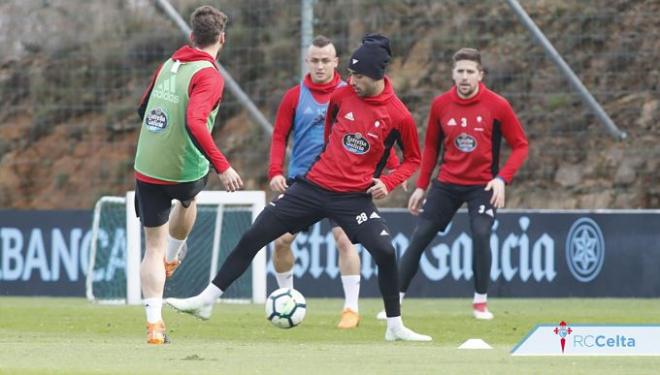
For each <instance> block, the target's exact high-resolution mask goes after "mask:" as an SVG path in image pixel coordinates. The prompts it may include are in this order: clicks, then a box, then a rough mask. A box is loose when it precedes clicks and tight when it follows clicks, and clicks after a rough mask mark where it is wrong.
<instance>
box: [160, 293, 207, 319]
mask: <svg viewBox="0 0 660 375" xmlns="http://www.w3.org/2000/svg"><path fill="white" fill-rule="evenodd" d="M165 302H166V303H167V304H168V305H170V307H172V308H173V309H175V310H177V311H178V312H182V313H186V314H190V315H192V316H194V317H195V318H198V319H201V320H209V318H210V317H211V314H212V313H213V304H212V303H209V304H204V303H202V301H200V299H199V298H197V297H191V298H168V299H166V300H165Z"/></svg>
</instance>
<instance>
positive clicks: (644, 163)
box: [0, 0, 660, 209]
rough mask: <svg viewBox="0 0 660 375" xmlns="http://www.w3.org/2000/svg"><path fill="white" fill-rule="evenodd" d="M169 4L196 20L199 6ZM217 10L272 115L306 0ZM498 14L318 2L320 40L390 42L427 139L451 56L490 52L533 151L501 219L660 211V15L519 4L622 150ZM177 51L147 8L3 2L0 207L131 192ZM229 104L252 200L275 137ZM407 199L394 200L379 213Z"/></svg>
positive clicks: (618, 8)
mask: <svg viewBox="0 0 660 375" xmlns="http://www.w3.org/2000/svg"><path fill="white" fill-rule="evenodd" d="M173 3H174V5H175V6H176V7H177V9H179V10H181V13H182V14H189V13H190V10H191V9H194V7H195V6H196V5H198V3H199V2H195V1H192V0H189V1H184V0H181V1H173ZM214 3H216V4H217V5H219V6H220V7H221V8H222V9H225V10H226V11H227V13H228V14H229V16H230V18H231V20H232V21H231V24H230V27H229V29H228V45H227V48H226V50H225V51H224V52H223V54H222V57H221V61H222V63H223V64H224V65H225V67H226V68H227V69H228V70H229V71H230V72H231V73H232V74H233V75H234V78H235V79H236V80H237V81H238V82H239V83H240V84H241V86H242V87H243V88H244V89H245V90H246V91H247V92H248V94H249V95H250V96H251V97H252V98H253V100H255V102H256V104H257V105H258V106H259V107H260V109H262V111H263V112H264V113H265V114H266V117H267V118H269V119H272V118H273V116H274V113H275V111H276V109H277V104H278V102H279V99H280V98H281V95H282V93H283V92H284V91H285V90H286V89H287V88H288V87H290V86H291V85H293V84H295V83H296V82H297V80H298V78H297V77H298V70H297V69H298V67H299V56H298V44H299V25H300V19H299V12H298V5H299V2H294V1H286V0H278V1H269V2H264V1H257V0H248V1H242V2H240V3H239V4H237V3H238V2H231V1H215V2H214ZM468 3H469V5H468ZM493 3H494V2H464V1H459V0H455V1H443V2H437V1H412V0H408V1H379V2H378V1H370V0H363V1H360V2H357V3H356V2H349V1H347V0H335V1H324V2H318V3H317V5H316V6H315V15H316V17H317V22H316V23H315V29H316V30H317V32H319V33H323V34H326V35H330V36H332V37H333V38H334V39H335V40H336V43H337V45H338V47H339V51H340V54H341V55H342V56H343V57H344V58H345V57H346V56H347V55H348V54H349V53H350V51H351V50H352V49H353V48H355V47H356V46H357V45H358V44H359V40H360V37H361V35H363V34H364V33H365V32H367V31H379V32H382V33H385V34H387V35H389V36H390V37H391V38H392V46H393V50H394V54H395V57H394V60H393V62H392V64H391V67H390V69H389V72H388V74H389V75H390V76H391V77H392V79H393V82H394V84H395V88H396V90H397V92H398V93H399V95H400V96H401V97H402V99H403V100H404V102H406V104H407V105H408V106H409V107H410V109H411V111H412V112H413V113H414V116H415V118H416V120H417V122H418V126H419V130H420V133H421V136H422V137H423V132H424V127H425V121H426V115H427V112H428V105H429V103H430V101H431V99H432V98H433V96H435V95H437V94H438V93H440V92H441V91H443V90H446V89H447V88H449V86H450V84H451V81H450V79H449V77H450V66H449V63H448V62H449V60H450V57H451V54H452V53H453V51H455V50H456V49H458V48H460V47H462V46H475V47H478V48H480V49H482V51H483V52H484V60H485V61H484V62H485V66H486V68H487V77H486V83H487V84H488V85H489V86H490V87H491V88H494V89H495V90H497V91H499V92H501V93H503V94H504V95H505V96H506V97H507V98H509V99H510V101H511V103H512V104H513V106H514V108H515V109H516V110H517V112H518V114H519V116H520V118H521V121H522V122H523V124H524V126H525V128H526V131H527V133H528V135H529V138H530V142H531V148H530V158H529V160H528V162H527V163H526V165H525V166H524V168H523V169H522V170H521V172H520V174H519V176H517V178H516V180H515V182H514V184H513V185H512V186H511V187H510V188H509V189H508V191H507V193H508V198H509V199H508V204H507V206H508V207H512V208H658V207H660V172H658V169H660V142H659V141H660V122H659V120H660V109H659V105H660V95H658V92H659V89H658V82H660V79H659V69H660V66H659V65H658V63H657V61H658V60H659V59H660V52H659V51H660V35H658V34H659V30H660V23H659V22H658V20H659V19H660V3H658V2H655V1H641V0H640V1H618V0H598V1H589V2H580V1H535V2H528V1H523V2H522V4H523V6H525V7H526V8H527V9H528V10H529V12H530V15H531V16H532V18H533V19H534V20H535V21H536V22H537V23H538V24H539V26H540V27H541V28H542V29H543V30H544V31H545V33H546V35H547V36H548V38H549V39H550V40H551V41H552V42H553V43H554V45H555V47H556V49H557V50H558V51H559V52H561V53H562V54H564V57H565V59H566V60H567V62H568V63H569V64H570V65H571V66H572V67H573V68H574V69H575V71H576V73H577V74H578V76H580V78H581V79H583V82H584V84H585V86H587V87H588V88H589V89H590V90H591V91H592V92H593V93H594V95H595V97H596V98H597V99H598V100H599V101H600V102H601V103H602V104H603V107H604V109H605V110H606V112H607V113H609V114H610V116H611V117H612V119H613V120H614V122H615V123H616V124H617V125H618V126H619V127H620V128H621V129H622V130H624V131H626V132H627V134H628V138H627V139H626V140H624V141H618V140H615V139H613V138H612V137H610V136H609V135H608V134H607V132H606V131H605V130H604V128H603V127H602V125H600V124H599V123H598V122H597V121H596V119H595V118H594V117H593V116H592V115H591V114H590V113H589V111H588V110H587V109H586V107H585V106H584V104H583V103H582V102H581V100H580V99H579V98H578V97H577V96H576V95H575V94H574V93H573V91H572V90H571V88H570V86H569V85H568V84H567V83H566V81H565V80H564V79H563V78H562V77H561V76H560V75H559V74H558V72H557V69H556V68H555V66H554V65H552V64H551V63H550V62H549V60H548V59H547V58H546V57H545V55H544V53H543V51H542V50H541V49H540V48H539V47H538V46H536V45H535V44H534V43H533V42H532V39H531V38H530V36H529V34H528V33H527V32H526V30H525V29H524V28H523V27H522V26H520V24H519V23H518V22H517V20H516V18H515V16H514V15H513V14H512V12H511V10H510V9H509V8H508V7H507V6H506V5H504V4H503V2H497V5H494V4H493ZM184 42H185V38H183V37H182V36H181V34H180V32H179V31H178V30H177V29H176V28H175V26H174V25H173V23H172V22H171V21H170V20H169V19H168V18H167V17H166V16H164V15H163V14H161V13H160V12H159V11H157V10H155V9H154V8H153V5H152V2H151V1H143V0H131V1H120V0H117V1H114V2H107V3H106V2H88V1H83V0H79V1H78V0H60V1H54V0H53V1H25V2H0V49H1V50H2V51H3V54H2V55H0V208H38V209H49V208H90V207H91V206H92V205H93V203H94V202H95V201H96V199H98V197H100V196H102V195H106V194H111V195H120V194H123V192H125V191H126V190H128V189H132V187H133V179H132V158H133V154H134V150H135V142H136V136H137V128H138V125H139V124H138V120H137V116H136V114H135V107H136V103H137V102H138V100H139V98H140V96H141V93H142V90H143V88H144V86H145V85H146V80H147V78H148V76H149V74H150V72H151V71H152V70H153V69H154V68H155V66H157V64H158V63H159V62H160V61H161V60H162V59H163V58H165V57H166V56H167V55H168V54H169V53H171V51H173V50H174V49H176V48H177V47H178V46H179V45H180V44H182V43H184ZM342 67H343V65H342ZM342 72H345V70H342ZM225 96H226V100H225V103H224V104H223V107H222V111H221V114H220V116H219V117H220V118H219V120H218V124H217V126H216V130H215V132H214V137H215V139H216V142H217V143H218V145H219V146H220V147H221V149H222V150H223V152H225V153H226V154H227V155H228V156H229V158H230V160H231V161H232V164H233V165H234V167H235V168H236V169H237V170H238V171H239V172H240V173H241V174H242V175H243V176H244V180H245V181H246V182H247V188H248V189H267V181H266V177H265V172H266V160H267V153H268V143H269V141H268V137H267V136H265V135H264V134H263V132H262V131H261V130H260V128H259V127H257V126H256V125H255V124H253V123H252V122H251V121H250V119H249V117H248V116H247V114H246V113H244V111H243V110H242V109H241V107H240V106H239V105H238V104H237V102H236V100H235V98H234V97H233V95H232V94H231V93H230V92H226V95H225ZM413 182H414V180H413V179H411V181H410V183H411V184H412V183H413ZM211 187H212V188H219V183H218V182H217V181H213V182H212V185H211ZM406 200H407V194H406V193H404V192H402V191H400V189H399V190H397V191H396V192H395V193H394V194H393V195H392V196H391V197H390V198H388V199H387V200H386V201H385V202H384V203H383V205H385V206H402V205H403V204H404V203H405V201H406Z"/></svg>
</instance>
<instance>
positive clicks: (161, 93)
mask: <svg viewBox="0 0 660 375" xmlns="http://www.w3.org/2000/svg"><path fill="white" fill-rule="evenodd" d="M175 88H176V76H170V78H168V79H166V80H164V81H163V82H161V83H159V84H158V85H156V87H154V90H153V91H152V92H151V95H153V97H154V98H158V99H163V100H165V101H168V102H171V103H175V104H176V103H178V102H179V95H176V93H175Z"/></svg>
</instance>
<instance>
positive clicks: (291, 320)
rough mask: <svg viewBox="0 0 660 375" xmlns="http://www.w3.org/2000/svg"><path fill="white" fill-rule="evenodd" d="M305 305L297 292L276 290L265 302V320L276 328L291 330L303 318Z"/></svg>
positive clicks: (303, 298)
mask: <svg viewBox="0 0 660 375" xmlns="http://www.w3.org/2000/svg"><path fill="white" fill-rule="evenodd" d="M306 310H307V304H306V303H305V297H303V295H302V294H300V292H299V291H297V290H295V289H289V288H281V289H277V290H276V291H274V292H273V293H271V294H270V295H269V296H268V299H267V300H266V319H268V320H269V321H270V322H271V323H273V325H274V326H275V327H277V328H293V327H295V326H297V325H298V324H300V323H302V321H303V319H304V318H305V311H306Z"/></svg>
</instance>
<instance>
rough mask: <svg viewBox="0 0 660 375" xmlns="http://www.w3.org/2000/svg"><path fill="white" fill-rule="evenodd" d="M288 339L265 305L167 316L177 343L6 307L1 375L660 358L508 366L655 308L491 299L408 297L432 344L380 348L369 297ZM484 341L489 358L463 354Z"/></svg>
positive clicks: (40, 302) (136, 314)
mask: <svg viewBox="0 0 660 375" xmlns="http://www.w3.org/2000/svg"><path fill="white" fill-rule="evenodd" d="M307 302H308V310H307V317H306V318H305V321H304V322H303V324H302V325H301V326H299V327H296V328H293V329H290V330H282V329H277V328H275V327H273V326H271V325H270V323H269V322H267V321H266V320H265V318H264V311H263V306H261V305H227V304H220V305H217V306H216V308H215V311H214V315H213V317H212V318H211V320H210V321H208V322H202V321H198V320H195V319H193V318H191V317H189V316H186V315H180V314H177V313H175V312H174V311H172V310H170V309H168V308H165V311H164V318H165V322H166V324H167V327H168V332H169V335H170V338H171V339H172V344H170V345H163V346H150V345H147V344H146V343H145V328H144V324H145V322H144V311H143V309H142V307H140V306H105V305H95V304H91V303H89V302H86V301H84V300H82V299H70V298H14V297H3V298H0V374H3V375H4V374H12V375H14V374H159V375H160V374H289V375H290V374H313V375H320V374H406V375H407V374H470V375H475V374H541V373H543V374H546V373H547V374H594V373H596V374H657V373H658V371H659V370H658V369H660V357H533V358H529V357H527V358H520V357H511V355H510V351H511V349H512V348H513V346H514V345H515V344H516V343H518V341H520V340H521V339H522V338H523V337H524V336H525V335H526V334H527V332H528V331H529V330H530V329H531V328H532V327H533V326H535V325H536V324H539V323H549V324H556V323H557V322H559V321H560V320H566V321H567V322H569V324H577V323H627V324H633V323H638V324H651V323H660V314H659V312H660V300H657V299H644V300H640V299H495V298H493V299H492V300H491V301H490V302H489V307H490V309H491V311H493V312H494V313H495V320H493V321H490V322H483V321H476V320H474V319H473V318H472V316H471V310H470V300H468V299H430V300H426V299H425V300H422V299H417V300H416V299H407V300H406V301H405V302H404V304H403V317H404V322H405V323H406V325H408V326H409V327H410V328H412V329H414V330H416V331H418V332H421V333H425V334H429V335H431V336H433V340H434V341H433V342H432V343H401V342H397V343H390V342H385V341H384V333H385V323H384V322H379V321H377V320H376V319H375V315H376V313H377V312H378V311H379V310H380V308H381V306H382V302H381V301H380V300H376V299H362V300H361V301H360V310H361V311H360V312H361V314H362V322H361V324H360V327H359V328H358V329H355V330H351V331H340V330H338V329H336V328H335V325H336V323H337V321H338V318H339V311H340V309H341V307H342V301H340V300H339V299H308V301H307ZM468 338H481V339H483V340H485V341H486V342H488V343H489V344H490V345H491V346H493V347H494V349H493V350H457V349H456V348H457V347H458V346H459V345H460V344H461V343H462V342H464V341H465V340H466V339H468Z"/></svg>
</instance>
